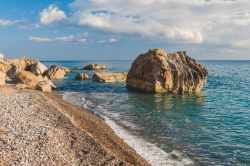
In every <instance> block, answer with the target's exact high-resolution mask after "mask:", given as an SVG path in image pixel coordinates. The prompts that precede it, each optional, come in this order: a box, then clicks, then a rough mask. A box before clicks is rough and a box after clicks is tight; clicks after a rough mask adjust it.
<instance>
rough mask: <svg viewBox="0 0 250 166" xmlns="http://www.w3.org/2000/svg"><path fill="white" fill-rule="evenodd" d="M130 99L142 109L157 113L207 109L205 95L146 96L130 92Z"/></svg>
mask: <svg viewBox="0 0 250 166" xmlns="http://www.w3.org/2000/svg"><path fill="white" fill-rule="evenodd" d="M128 98H129V100H130V102H132V103H135V104H136V105H138V106H140V107H143V108H146V109H149V110H155V111H162V110H175V111H185V110H190V109H193V110H197V109H199V108H203V107H205V95H204V94H203V93H184V94H167V93H156V94H146V93H138V92H130V93H128Z"/></svg>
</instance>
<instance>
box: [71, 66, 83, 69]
mask: <svg viewBox="0 0 250 166" xmlns="http://www.w3.org/2000/svg"><path fill="white" fill-rule="evenodd" d="M81 69H82V68H81V67H80V66H76V67H75V68H74V69H73V70H81Z"/></svg>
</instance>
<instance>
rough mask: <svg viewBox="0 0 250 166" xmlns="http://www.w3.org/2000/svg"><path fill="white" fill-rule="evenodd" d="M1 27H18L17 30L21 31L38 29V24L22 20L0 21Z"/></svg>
mask: <svg viewBox="0 0 250 166" xmlns="http://www.w3.org/2000/svg"><path fill="white" fill-rule="evenodd" d="M1 26H18V27H19V28H22V29H34V28H38V27H39V24H38V23H31V22H30V21H28V20H25V19H22V20H5V19H0V27H1Z"/></svg>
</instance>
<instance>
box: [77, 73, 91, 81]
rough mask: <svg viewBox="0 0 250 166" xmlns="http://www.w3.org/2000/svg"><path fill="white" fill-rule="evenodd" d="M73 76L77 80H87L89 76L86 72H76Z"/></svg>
mask: <svg viewBox="0 0 250 166" xmlns="http://www.w3.org/2000/svg"><path fill="white" fill-rule="evenodd" d="M75 78H76V79H77V80H87V79H89V76H88V74H86V73H78V74H77V75H76V77H75Z"/></svg>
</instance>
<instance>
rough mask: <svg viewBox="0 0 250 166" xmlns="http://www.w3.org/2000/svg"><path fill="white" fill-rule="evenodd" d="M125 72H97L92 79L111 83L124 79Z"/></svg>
mask: <svg viewBox="0 0 250 166" xmlns="http://www.w3.org/2000/svg"><path fill="white" fill-rule="evenodd" d="M126 77H127V73H110V72H97V73H95V74H94V75H93V80H94V81H96V82H101V83H112V82H122V81H125V80H126Z"/></svg>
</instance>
